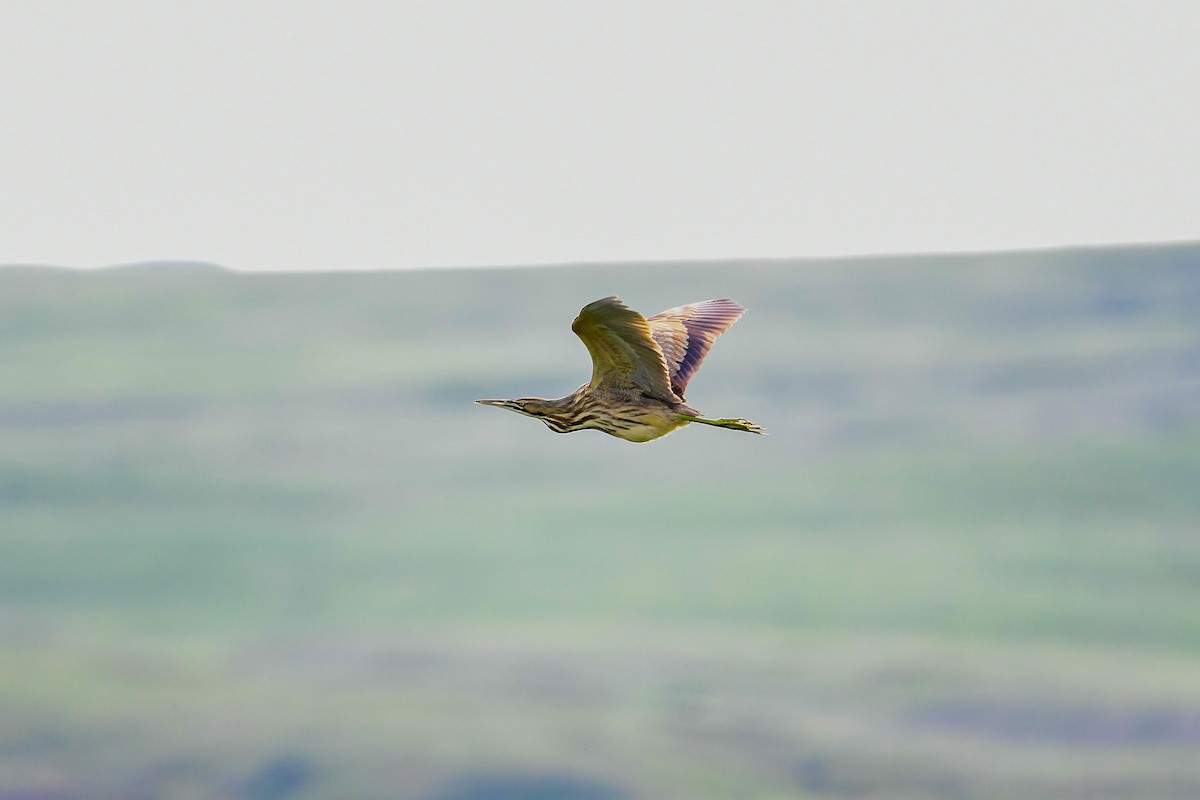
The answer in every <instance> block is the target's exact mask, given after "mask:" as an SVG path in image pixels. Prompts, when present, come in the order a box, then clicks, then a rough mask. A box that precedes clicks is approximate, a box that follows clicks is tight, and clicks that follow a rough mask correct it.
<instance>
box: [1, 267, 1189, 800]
mask: <svg viewBox="0 0 1200 800" xmlns="http://www.w3.org/2000/svg"><path fill="white" fill-rule="evenodd" d="M609 294H619V295H620V296H621V297H622V298H623V299H624V300H625V301H626V302H627V303H628V304H629V305H630V306H632V307H633V308H636V309H639V310H641V311H643V312H645V313H648V314H649V313H654V312H657V311H659V310H662V309H664V308H667V307H671V306H675V305H680V304H682V303H686V302H694V301H697V300H702V299H708V298H711V297H731V298H733V299H735V300H737V301H738V302H740V303H742V304H743V305H745V306H746V307H747V308H748V309H749V311H748V313H747V314H746V316H745V317H744V318H743V319H742V320H741V321H740V322H739V323H738V324H737V325H736V326H734V328H733V329H732V330H731V331H730V332H729V333H728V334H726V335H725V336H724V337H722V338H721V339H720V340H719V341H718V343H717V345H716V346H715V347H714V349H713V351H712V353H711V354H710V356H709V358H708V360H707V361H706V363H705V366H704V368H703V369H702V370H701V371H700V373H699V374H698V376H697V377H696V378H694V379H693V381H692V383H691V385H690V386H689V392H688V401H689V403H690V404H692V405H693V406H695V407H697V408H699V409H701V410H703V411H704V412H705V413H707V414H708V415H710V416H721V417H737V416H741V417H747V418H749V419H752V420H755V421H756V422H759V423H761V424H763V425H765V426H766V427H767V428H768V430H769V431H770V435H769V436H768V437H765V438H763V437H756V436H749V435H746V434H743V433H738V432H733V431H725V430H719V429H715V428H707V427H703V426H698V425H693V426H690V427H687V428H684V429H682V430H680V431H679V432H676V433H674V434H672V435H671V436H669V437H667V438H665V439H661V440H658V441H656V442H652V443H649V444H644V445H635V444H630V443H626V442H623V441H620V440H617V439H614V438H611V437H607V436H604V435H602V434H600V433H596V432H592V431H587V432H581V433H577V434H572V435H569V436H561V435H555V434H553V433H551V432H549V431H548V430H546V429H545V428H544V426H542V425H541V424H540V423H537V422H535V421H533V420H529V419H526V418H523V417H520V416H518V415H515V414H512V413H509V412H504V411H499V410H495V409H488V408H484V407H481V406H477V405H475V404H473V403H472V402H471V401H472V400H474V399H475V398H495V397H516V396H528V395H540V396H546V397H557V396H560V395H563V394H566V393H567V392H569V391H571V390H572V389H574V388H575V387H576V386H577V385H579V384H580V383H581V382H583V381H584V380H585V379H586V378H587V377H588V375H589V373H590V364H589V362H588V358H587V353H586V351H585V349H584V348H583V346H582V344H581V343H580V342H579V341H578V340H577V339H576V338H575V337H574V336H573V335H572V334H571V331H570V328H569V325H570V322H571V320H572V319H573V318H574V315H575V314H576V313H577V311H578V309H579V308H580V307H581V306H582V305H584V304H585V303H587V302H589V301H591V300H594V299H596V298H598V297H602V296H605V295H609ZM1198 537H1200V246H1195V245H1179V246H1166V247H1131V248H1115V249H1095V250H1079V251H1072V250H1064V251H1047V252H1035V253H1010V254H998V255H976V256H939V257H919V258H918V257H905V258H877V259H847V260H836V261H775V262H750V263H735V262H729V263H712V262H710V263H704V264H686V263H679V264H645V265H620V266H606V265H581V266H572V267H560V268H529V269H520V270H510V269H495V270H462V271H430V272H395V273H332V274H321V275H301V274H292V275H237V274H232V273H228V272H225V271H222V270H220V269H217V268H215V267H209V266H205V265H189V264H157V265H143V266H135V267H126V268H119V269H110V270H104V271H99V272H86V273H80V272H68V271H62V270H55V269H48V268H35V267H7V268H4V269H0V798H4V799H5V800H9V799H10V798H12V799H15V798H38V799H40V800H50V799H53V800H60V799H61V800H68V799H73V798H101V799H106V798H113V799H114V800H116V799H118V798H119V799H120V800H133V799H136V798H180V799H183V798H254V799H255V800H263V799H265V798H306V799H309V800H315V799H316V798H414V799H415V800H510V798H513V799H515V798H521V799H522V800H619V799H623V798H639V799H640V798H663V799H664V800H674V799H675V798H678V799H679V800H703V799H705V798H714V799H715V798H739V799H740V798H746V799H752V798H762V799H763V800H785V799H788V800H799V799H800V798H889V799H892V798H896V799H898V800H904V799H905V798H964V799H965V798H980V799H981V800H982V799H985V798H1020V799H1021V800H1039V799H1040V798H1046V800H1051V799H1053V800H1070V799H1071V798H1081V799H1082V798H1089V799H1090V800H1100V799H1104V798H1113V800H1115V799H1116V798H1129V797H1138V798H1143V799H1144V800H1147V799H1148V800H1156V799H1158V798H1162V799H1164V800H1165V799H1166V798H1179V800H1183V799H1184V798H1195V797H1200V760H1198V759H1197V758H1196V757H1195V755H1196V753H1197V752H1200V539H1198Z"/></svg>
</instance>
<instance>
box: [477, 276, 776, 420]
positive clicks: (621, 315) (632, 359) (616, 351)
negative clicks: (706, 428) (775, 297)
mask: <svg viewBox="0 0 1200 800" xmlns="http://www.w3.org/2000/svg"><path fill="white" fill-rule="evenodd" d="M745 311H746V309H744V308H742V307H741V306H739V305H738V304H737V303H735V302H733V301H732V300H706V301H704V302H703V303H692V304H691V305H686V306H680V307H679V308H672V309H669V310H667V311H664V312H662V313H661V314H655V315H654V316H653V317H650V318H649V319H647V318H646V317H643V316H642V315H641V314H639V313H637V312H636V311H634V310H632V309H630V308H629V307H628V306H626V305H625V304H624V303H622V302H621V301H620V299H618V298H617V297H606V298H604V299H603V300H597V301H596V302H594V303H589V304H588V305H586V306H584V307H583V310H582V311H580V312H579V316H578V317H576V318H575V321H574V322H573V323H571V330H573V331H574V332H575V334H576V335H577V336H578V337H579V338H580V339H582V340H583V343H584V344H585V345H587V349H588V352H589V353H591V354H592V380H591V381H590V382H589V383H585V384H584V385H583V386H580V387H579V388H578V389H576V390H575V391H573V392H571V394H569V395H567V396H566V397H560V398H559V399H557V400H545V399H542V398H540V397H519V398H517V399H516V400H476V401H475V402H476V403H482V404H483V405H485V406H495V407H497V408H507V409H509V410H510V411H516V412H517V413H518V414H524V415H526V416H529V417H534V418H535V419H540V420H541V421H542V422H544V423H546V427H547V428H549V429H550V430H552V431H554V432H555V433H571V432H572V431H582V430H589V429H591V430H598V431H604V432H605V433H607V434H609V435H611V436H616V437H618V438H620V439H625V440H626V441H630V442H648V441H650V440H651V439H657V438H658V437H660V436H665V435H667V434H668V433H670V432H671V431H673V430H675V429H676V428H681V427H683V426H684V425H687V424H688V423H690V422H699V423H702V424H704V425H715V426H717V427H719V428H729V429H731V430H735V431H746V432H748V433H758V434H761V433H764V431H763V429H762V428H761V427H760V426H758V425H756V424H754V423H753V422H750V421H749V420H745V419H706V418H705V417H702V416H701V415H700V412H699V411H697V410H696V409H694V408H692V407H691V406H689V405H687V404H686V403H685V402H684V399H683V391H684V389H686V388H687V384H688V381H689V380H691V378H692V376H693V375H695V374H696V370H698V369H700V364H701V362H703V361H704V357H705V356H706V355H708V350H709V348H710V347H712V344H713V342H714V341H715V340H716V338H717V337H718V336H720V335H721V334H722V333H724V332H725V331H726V330H728V329H729V326H730V325H732V324H733V323H735V322H737V320H738V318H739V317H741V316H742V314H744V313H745Z"/></svg>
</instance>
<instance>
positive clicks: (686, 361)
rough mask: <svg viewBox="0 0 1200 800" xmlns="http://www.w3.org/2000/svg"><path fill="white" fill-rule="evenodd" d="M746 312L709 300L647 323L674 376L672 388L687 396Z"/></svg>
mask: <svg viewBox="0 0 1200 800" xmlns="http://www.w3.org/2000/svg"><path fill="white" fill-rule="evenodd" d="M744 313H746V309H744V308H742V307H741V306H739V305H738V304H737V303H735V302H733V301H732V300H706V301H704V302H703V303H692V304H690V305H686V306H680V307H679V308H672V309H669V310H667V311H663V312H662V313H661V314H655V315H654V316H653V317H650V319H648V320H647V322H648V323H649V325H650V336H651V337H653V339H654V341H656V342H657V343H658V346H659V348H660V349H661V350H662V352H663V357H664V358H665V359H666V362H667V370H668V372H669V373H670V375H671V389H672V391H674V392H675V394H677V395H679V397H680V398H682V397H683V391H684V389H686V388H687V385H688V381H689V380H691V378H692V376H693V375H695V374H696V370H698V369H700V364H701V362H703V361H704V357H705V356H706V355H708V351H709V348H711V347H712V344H713V342H714V341H716V338H717V337H718V336H720V335H721V334H722V333H724V332H725V331H727V330H729V326H730V325H732V324H733V323H735V322H737V321H738V318H740V317H741V316H742V314H744Z"/></svg>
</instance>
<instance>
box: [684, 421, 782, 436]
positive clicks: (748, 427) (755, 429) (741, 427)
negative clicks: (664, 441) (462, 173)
mask: <svg viewBox="0 0 1200 800" xmlns="http://www.w3.org/2000/svg"><path fill="white" fill-rule="evenodd" d="M688 421H689V422H699V423H701V424H703V425H715V426H716V427H718V428H729V429H730V430H733V431H745V432H746V433H757V434H758V435H759V436H765V435H766V433H767V432H766V430H765V429H764V428H763V426H761V425H759V424H758V423H756V422H751V421H750V420H748V419H742V418H741V417H738V418H737V419H704V418H702V417H688Z"/></svg>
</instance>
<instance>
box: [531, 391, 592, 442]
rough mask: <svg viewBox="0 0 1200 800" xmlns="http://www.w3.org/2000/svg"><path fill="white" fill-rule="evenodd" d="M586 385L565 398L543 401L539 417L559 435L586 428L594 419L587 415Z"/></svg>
mask: <svg viewBox="0 0 1200 800" xmlns="http://www.w3.org/2000/svg"><path fill="white" fill-rule="evenodd" d="M587 389H588V385H587V384H586V383H585V384H584V385H583V386H580V387H579V388H578V389H576V390H575V391H573V392H571V393H570V394H569V395H567V396H566V397H560V398H558V399H556V400H543V401H542V403H543V406H542V408H540V409H538V411H539V416H541V417H542V419H544V420H545V421H546V424H547V425H549V426H550V427H551V428H552V429H553V430H555V431H558V432H559V433H567V432H569V431H577V430H579V429H581V428H583V427H586V426H587V423H589V422H591V421H592V419H594V416H593V415H592V414H589V413H588V410H587V409H588V392H587Z"/></svg>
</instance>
